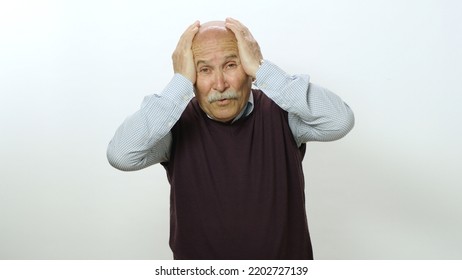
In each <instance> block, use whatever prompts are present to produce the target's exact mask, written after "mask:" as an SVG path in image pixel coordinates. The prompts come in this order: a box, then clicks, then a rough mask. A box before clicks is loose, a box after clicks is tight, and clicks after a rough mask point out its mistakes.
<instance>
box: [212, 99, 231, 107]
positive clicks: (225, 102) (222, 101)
mask: <svg viewBox="0 0 462 280" xmlns="http://www.w3.org/2000/svg"><path fill="white" fill-rule="evenodd" d="M230 102H231V99H228V98H224V99H220V100H217V101H215V103H216V104H217V105H218V106H226V105H228V104H229V103H230Z"/></svg>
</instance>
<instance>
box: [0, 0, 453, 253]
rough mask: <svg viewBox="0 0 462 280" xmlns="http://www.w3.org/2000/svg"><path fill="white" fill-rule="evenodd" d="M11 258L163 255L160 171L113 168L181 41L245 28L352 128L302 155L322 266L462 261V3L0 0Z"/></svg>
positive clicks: (3, 231)
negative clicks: (110, 154) (209, 31)
mask: <svg viewBox="0 0 462 280" xmlns="http://www.w3.org/2000/svg"><path fill="white" fill-rule="evenodd" d="M0 3H1V4H0V259H170V258H171V252H170V249H169V247H168V234H169V233H168V230H169V226H168V225H169V221H168V217H169V185H168V183H167V179H166V176H165V171H164V170H163V168H162V167H161V166H160V165H158V166H153V167H150V168H148V169H145V170H142V171H137V172H132V173H126V172H121V171H118V170H116V169H113V168H112V167H111V166H110V165H109V164H108V163H107V160H106V147H107V144H108V142H109V140H110V139H111V138H112V136H113V133H114V132H115V130H116V128H117V127H118V126H119V124H120V123H121V122H122V121H123V120H124V118H125V117H126V116H128V115H129V114H131V113H133V112H134V111H135V110H137V109H138V107H139V105H140V104H141V101H142V99H143V97H144V96H145V95H148V94H152V93H154V92H159V91H161V90H162V89H163V88H164V86H165V85H166V84H167V83H168V82H169V80H170V78H171V77H172V75H173V71H172V66H171V53H172V52H173V50H174V48H175V46H176V43H177V41H178V38H179V36H180V35H181V34H182V32H183V31H184V29H185V28H186V27H187V26H188V25H189V24H191V23H192V22H193V21H195V20H196V19H199V20H201V21H202V22H205V21H209V20H216V19H218V20H223V19H224V18H225V17H227V16H232V17H235V18H237V19H239V20H241V21H242V22H243V23H244V24H246V25H247V26H248V27H249V28H250V30H251V31H252V33H253V35H254V37H255V38H256V39H257V40H258V41H259V43H260V46H261V48H262V51H263V55H264V57H265V58H266V59H268V60H271V61H272V62H274V63H276V64H277V65H279V66H280V67H281V68H283V69H285V70H286V71H287V72H289V73H293V74H296V73H307V74H310V75H311V77H312V81H313V82H315V83H317V84H320V85H322V86H324V87H326V88H329V89H330V90H332V91H334V92H336V93H337V94H338V95H340V96H341V97H342V98H343V99H344V100H345V101H346V102H347V103H348V104H349V105H350V106H351V108H352V109H353V110H354V112H355V117H356V126H355V128H354V129H353V131H352V132H351V133H350V134H349V135H348V136H346V137H345V138H344V139H342V140H340V141H337V142H331V143H311V144H309V145H308V150H307V155H306V158H305V161H304V168H305V177H306V194H307V208H308V219H309V226H310V230H311V236H312V241H313V247H314V252H315V258H317V259H461V258H462V237H461V236H462V222H461V220H462V206H461V204H462V203H461V200H462V189H461V187H462V180H461V179H462V175H461V171H462V170H461V166H462V164H461V159H460V158H461V156H462V149H461V148H460V145H461V144H460V143H462V130H461V128H460V125H459V122H460V121H461V120H462V110H461V109H460V106H461V105H462V97H461V96H462V89H461V88H462V87H461V82H460V81H461V77H460V76H461V75H462V44H461V43H462V39H461V37H462V36H461V34H462V20H461V18H460V12H461V11H462V4H461V3H462V2H460V1H456V0H454V1H450V0H446V1H444V0H443V1H442V0H433V1H431V0H410V1H403V0H381V1H366V0H363V1H360V0H351V1H340V0H317V1H294V0H291V1H289V0H285V1H261V2H257V1H248V0H234V1H216V0H215V1H179V0H169V1H163V2H160V1H148V0H146V1H90V0H86V1H32V0H30V1H25V0H23V1H20V0H19V1H5V0H2V1H1V2H0Z"/></svg>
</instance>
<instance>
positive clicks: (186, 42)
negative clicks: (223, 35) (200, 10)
mask: <svg viewBox="0 0 462 280" xmlns="http://www.w3.org/2000/svg"><path fill="white" fill-rule="evenodd" d="M199 26H200V22H199V21H198V20H196V21H195V22H194V23H193V24H191V25H190V26H188V28H187V29H186V30H185V32H184V33H183V34H182V35H181V37H180V41H179V44H181V45H182V47H186V48H190V47H191V44H192V40H193V38H194V36H196V33H197V32H198V31H199Z"/></svg>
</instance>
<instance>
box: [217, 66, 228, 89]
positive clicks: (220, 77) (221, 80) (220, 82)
mask: <svg viewBox="0 0 462 280" xmlns="http://www.w3.org/2000/svg"><path fill="white" fill-rule="evenodd" d="M213 88H214V90H216V91H218V92H223V91H225V90H226V89H227V88H228V83H227V82H226V78H225V75H224V74H223V72H222V71H216V73H215V83H214V86H213Z"/></svg>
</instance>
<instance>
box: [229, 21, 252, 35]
mask: <svg viewBox="0 0 462 280" xmlns="http://www.w3.org/2000/svg"><path fill="white" fill-rule="evenodd" d="M225 26H226V27H227V28H229V29H231V31H233V33H234V35H235V36H236V38H237V39H238V40H242V39H245V38H247V39H252V38H253V37H252V34H251V33H250V31H249V29H248V28H247V27H246V26H245V25H243V24H242V23H241V22H240V21H238V20H236V19H233V18H226V21H225Z"/></svg>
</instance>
